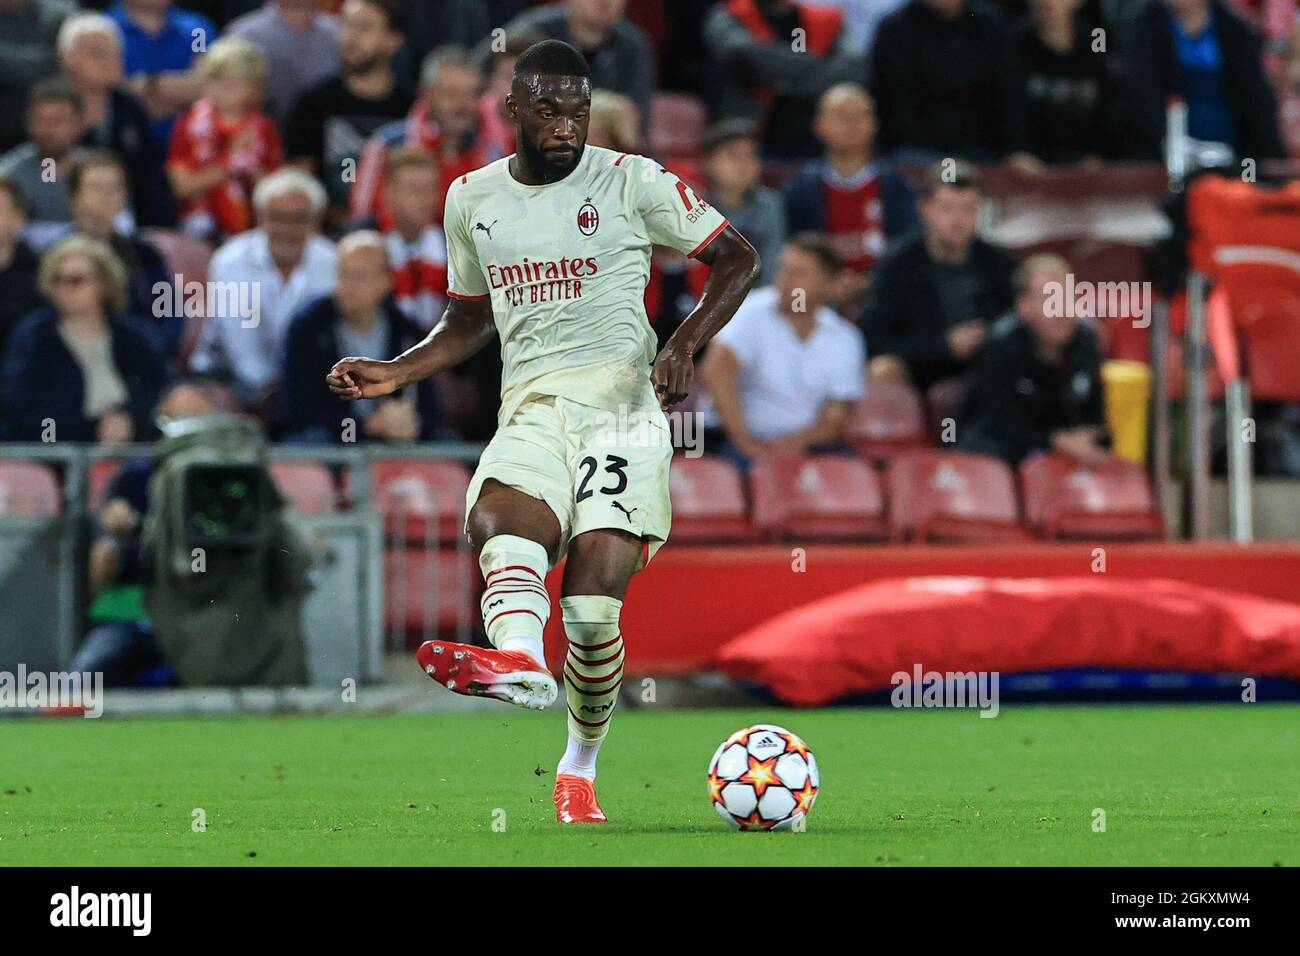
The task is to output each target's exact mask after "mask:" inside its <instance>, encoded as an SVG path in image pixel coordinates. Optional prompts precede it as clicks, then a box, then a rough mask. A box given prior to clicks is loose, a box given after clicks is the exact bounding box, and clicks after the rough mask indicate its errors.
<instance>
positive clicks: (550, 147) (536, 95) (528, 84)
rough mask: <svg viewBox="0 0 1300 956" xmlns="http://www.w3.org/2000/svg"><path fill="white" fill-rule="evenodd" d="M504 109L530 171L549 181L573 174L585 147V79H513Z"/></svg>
mask: <svg viewBox="0 0 1300 956" xmlns="http://www.w3.org/2000/svg"><path fill="white" fill-rule="evenodd" d="M506 107H507V109H508V110H509V112H510V116H511V118H513V119H514V121H515V130H516V137H515V140H516V144H517V146H518V147H519V151H520V153H521V154H522V156H523V158H524V160H525V161H526V162H527V163H528V165H529V166H530V167H531V168H533V169H534V170H536V171H538V172H540V173H544V174H546V175H547V176H549V177H552V178H561V177H564V176H567V175H568V174H569V173H571V172H573V170H574V167H576V166H577V165H578V160H580V159H582V151H583V149H584V148H585V147H586V145H587V124H588V122H589V120H590V111H591V81H590V80H589V79H587V78H586V77H582V76H538V75H535V74H534V75H530V76H522V77H516V78H515V81H514V85H513V86H512V88H511V91H510V96H509V97H507V98H506Z"/></svg>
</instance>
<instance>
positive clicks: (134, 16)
mask: <svg viewBox="0 0 1300 956" xmlns="http://www.w3.org/2000/svg"><path fill="white" fill-rule="evenodd" d="M108 15H109V16H110V17H112V18H113V20H114V21H115V22H116V23H117V26H118V29H120V30H121V31H122V49H123V52H124V54H125V65H126V75H127V77H128V82H129V83H130V84H131V88H132V90H133V92H134V93H135V95H136V96H138V97H140V100H141V101H142V102H143V103H144V107H145V110H147V111H148V113H149V116H150V118H152V119H153V121H154V126H153V132H154V136H155V137H156V138H157V140H158V142H160V143H170V142H171V138H172V122H173V120H174V119H175V117H176V115H177V114H178V113H180V111H181V110H183V109H185V108H186V107H188V106H189V105H190V104H191V103H193V102H194V101H195V100H197V99H198V98H199V95H200V94H201V93H202V89H203V87H202V83H201V81H200V80H199V75H198V71H197V70H196V69H195V67H196V66H197V65H198V61H199V60H200V59H202V56H203V54H204V53H205V52H206V51H207V49H208V47H210V46H211V45H212V44H213V43H215V42H216V41H217V28H216V26H215V25H214V24H213V22H212V21H211V20H209V19H208V18H207V17H204V16H200V15H199V14H197V13H191V12H190V11H189V10H182V9H180V8H179V7H175V6H173V5H172V0H118V2H117V4H115V5H114V6H113V7H112V8H111V9H110V10H109V11H108Z"/></svg>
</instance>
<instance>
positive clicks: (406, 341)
mask: <svg viewBox="0 0 1300 956" xmlns="http://www.w3.org/2000/svg"><path fill="white" fill-rule="evenodd" d="M382 308H383V321H384V322H385V323H386V324H387V325H388V345H387V348H385V350H384V354H383V355H371V356H367V357H368V358H376V359H390V358H395V357H396V356H398V355H400V354H401V353H402V352H405V351H406V350H407V349H409V348H410V347H411V346H413V345H416V344H418V343H419V342H420V341H421V340H422V339H423V338H424V337H425V332H424V331H423V330H422V329H421V328H420V327H419V326H418V325H416V324H415V323H414V322H412V321H411V319H409V318H408V317H407V316H406V314H405V313H403V312H402V310H401V309H399V308H398V307H397V305H396V303H394V302H393V301H392V300H391V299H389V300H388V301H386V302H385V303H384V305H383V307H382ZM338 318H339V314H338V309H337V308H336V307H335V305H334V299H333V297H332V296H328V295H326V296H321V297H320V298H319V299H316V300H314V301H312V302H308V303H307V304H306V305H305V306H303V308H302V310H301V311H300V312H298V314H297V315H295V316H294V317H293V320H292V321H291V322H290V324H289V332H288V335H287V337H286V339H285V347H284V369H283V375H282V376H281V379H280V391H279V399H278V401H279V409H278V413H277V415H276V425H277V432H278V434H280V435H281V436H283V437H286V438H287V437H292V436H295V435H300V436H301V437H315V434H316V433H319V434H320V435H322V436H328V437H329V438H330V439H331V440H333V441H336V442H338V441H342V440H343V420H344V419H345V418H352V419H356V418H357V412H356V406H355V405H354V404H352V403H350V402H345V401H343V399H341V398H338V397H336V396H335V395H334V394H333V393H332V392H330V390H329V387H328V386H327V385H326V384H325V375H326V373H328V372H329V370H330V368H331V367H333V365H334V363H335V362H337V361H338V360H339V359H341V358H343V352H342V351H341V346H340V345H339V341H338V336H337V335H336V334H335V326H336V323H337V322H338ZM415 390H416V391H415V395H416V408H417V410H418V411H419V413H420V438H421V439H423V440H425V441H430V440H433V439H435V438H441V437H444V436H443V435H442V433H441V432H440V430H439V427H438V404H437V400H436V398H435V397H434V391H433V382H432V381H431V380H429V379H426V380H425V381H423V382H420V383H419V384H418V385H416V386H415ZM397 394H400V393H397ZM304 433H305V434H304ZM356 435H357V438H358V439H363V438H364V433H363V430H362V429H361V427H360V425H359V424H358V427H357V430H356Z"/></svg>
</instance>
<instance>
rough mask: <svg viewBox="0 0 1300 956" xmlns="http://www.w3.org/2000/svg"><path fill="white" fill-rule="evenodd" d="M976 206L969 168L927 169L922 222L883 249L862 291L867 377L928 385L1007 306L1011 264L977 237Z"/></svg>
mask: <svg viewBox="0 0 1300 956" xmlns="http://www.w3.org/2000/svg"><path fill="white" fill-rule="evenodd" d="M949 171H950V172H949ZM982 205H983V196H982V195H981V192H980V181H979V174H978V173H977V172H976V171H975V169H974V168H973V167H971V166H969V165H967V164H966V163H964V162H957V163H955V164H953V165H951V166H949V165H947V164H937V165H936V166H935V167H934V168H933V169H932V170H931V172H930V175H929V178H928V180H927V182H926V195H925V197H924V198H923V199H922V201H921V228H920V229H919V230H916V231H914V232H913V233H911V234H910V235H908V236H905V237H904V238H902V239H900V240H899V241H898V243H897V244H896V245H894V246H892V247H891V248H890V249H889V250H888V251H887V252H886V253H885V255H884V257H883V258H882V259H881V260H880V262H879V263H878V264H877V265H876V269H875V272H874V273H873V274H872V279H871V286H870V287H869V288H868V290H867V305H866V308H865V310H864V311H863V315H862V326H863V331H864V332H865V333H866V336H867V345H868V347H869V348H870V349H871V351H872V353H873V354H874V356H875V357H874V358H872V360H871V366H870V375H871V377H872V378H887V379H892V380H894V381H904V382H906V381H910V382H911V383H912V384H913V385H915V386H916V387H917V388H920V389H927V388H929V387H930V386H931V385H932V384H934V383H935V382H937V381H939V380H940V379H943V378H947V377H950V376H953V375H959V374H961V373H962V372H963V371H964V370H965V369H966V368H967V366H968V365H969V363H970V361H971V359H972V358H973V357H974V355H975V353H976V352H977V351H979V347H980V345H981V344H983V342H984V336H985V333H986V332H987V330H988V325H989V323H990V322H991V321H993V320H994V319H995V318H997V317H998V316H999V315H1001V314H1002V313H1003V312H1005V311H1006V310H1007V309H1009V308H1010V307H1011V301H1012V298H1013V296H1014V292H1013V289H1012V284H1011V274H1012V271H1013V270H1014V268H1015V263H1014V262H1013V260H1012V258H1011V257H1010V256H1008V255H1007V254H1006V253H1004V252H1003V251H1002V250H1000V249H998V248H996V247H995V246H992V245H990V244H989V243H987V242H985V241H984V240H982V239H979V238H977V237H976V235H975V231H976V227H977V225H978V222H979V213H980V207H981V206H982Z"/></svg>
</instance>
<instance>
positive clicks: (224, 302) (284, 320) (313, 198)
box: [187, 168, 338, 407]
mask: <svg viewBox="0 0 1300 956" xmlns="http://www.w3.org/2000/svg"><path fill="white" fill-rule="evenodd" d="M325 203H326V199H325V190H324V188H323V187H322V186H321V184H320V183H318V182H317V181H316V180H315V179H313V178H312V177H311V176H310V175H308V174H307V173H305V172H302V171H301V170H298V169H292V168H285V169H281V170H279V171H277V172H274V173H272V174H271V175H269V176H267V177H266V178H264V179H263V180H262V181H261V182H260V183H258V184H257V189H256V190H255V191H254V192H253V208H254V210H255V211H256V215H257V228H256V229H250V230H249V231H248V232H244V233H240V234H239V235H238V236H235V237H234V238H232V239H230V240H229V241H228V242H226V244H225V245H223V246H222V247H221V248H220V249H218V250H217V251H216V254H215V255H214V256H213V257H212V262H211V264H210V266H209V267H208V290H207V292H208V294H207V299H208V303H209V309H208V311H207V312H206V313H205V315H206V319H205V322H204V325H203V332H202V333H201V335H200V337H199V343H198V346H197V348H196V349H195V352H194V356H193V358H192V359H191V360H190V365H191V367H192V368H193V369H194V371H196V372H204V373H210V374H224V375H227V376H229V377H230V378H231V379H232V380H233V384H234V386H235V388H236V389H237V390H238V392H239V395H240V398H241V400H242V401H243V402H244V403H245V404H246V405H249V406H252V407H257V406H260V405H261V404H262V403H263V402H264V401H265V400H266V399H267V397H268V396H269V395H270V392H271V390H272V388H273V387H274V386H275V382H276V378H277V375H278V370H279V368H280V365H281V359H282V357H283V349H284V338H285V334H286V332H287V331H288V328H289V320H290V319H291V318H293V316H294V314H295V313H296V312H297V311H298V310H299V309H300V308H302V306H304V305H306V304H307V303H308V302H310V301H312V300H313V299H315V298H317V297H318V296H322V295H325V294H327V293H329V292H330V291H331V290H333V288H334V282H335V279H336V278H337V274H338V270H337V265H336V262H335V253H334V244H333V243H332V242H330V241H329V240H328V239H326V238H324V237H323V236H321V235H320V225H321V219H322V217H323V215H324V212H325ZM232 283H233V284H232ZM187 294H188V292H187ZM236 305H238V306H240V307H239V308H236V307H235V306H236ZM212 306H215V307H212Z"/></svg>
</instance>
